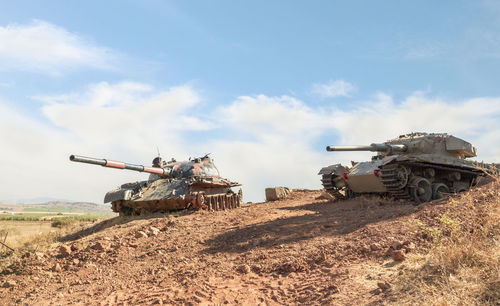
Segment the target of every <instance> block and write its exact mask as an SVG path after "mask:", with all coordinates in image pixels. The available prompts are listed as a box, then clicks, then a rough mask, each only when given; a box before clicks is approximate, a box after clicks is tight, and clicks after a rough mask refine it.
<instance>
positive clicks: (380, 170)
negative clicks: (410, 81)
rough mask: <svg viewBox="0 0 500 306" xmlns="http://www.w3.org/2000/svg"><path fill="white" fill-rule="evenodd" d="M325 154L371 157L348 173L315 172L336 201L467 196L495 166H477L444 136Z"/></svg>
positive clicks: (470, 152) (464, 146)
mask: <svg viewBox="0 0 500 306" xmlns="http://www.w3.org/2000/svg"><path fill="white" fill-rule="evenodd" d="M326 150H327V151H370V152H377V155H375V156H373V157H372V160H371V161H365V162H352V167H347V166H343V165H341V164H335V165H331V166H328V167H325V168H322V169H321V170H320V171H319V173H318V174H319V175H321V176H322V177H321V182H322V184H323V187H324V188H325V190H326V191H327V192H329V193H330V194H332V195H334V196H335V197H337V198H349V197H352V196H355V195H357V194H366V193H375V194H388V195H391V196H392V197H394V198H397V199H408V200H413V201H414V202H415V203H416V204H418V203H423V202H428V201H430V200H433V199H439V198H442V197H443V196H444V195H445V194H448V193H456V192H461V191H465V190H468V189H469V188H470V187H472V186H474V185H476V184H477V182H478V180H479V179H480V178H481V177H483V176H487V175H488V173H492V174H493V173H498V167H497V166H496V165H495V164H485V163H478V162H475V161H471V160H468V159H467V158H470V157H475V156H476V148H474V147H473V146H472V144H470V143H469V142H467V141H465V140H462V139H460V138H457V137H455V136H452V135H448V134H446V133H430V134H428V133H411V134H406V135H401V136H399V137H398V138H395V139H391V140H388V141H386V142H384V143H372V144H371V145H368V146H328V147H326Z"/></svg>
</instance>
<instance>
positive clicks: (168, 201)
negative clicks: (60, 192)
mask: <svg viewBox="0 0 500 306" xmlns="http://www.w3.org/2000/svg"><path fill="white" fill-rule="evenodd" d="M70 160H71V161H75V162H83V163H90V164H96V165H101V166H104V167H111V168H117V169H128V170H133V171H139V172H148V173H150V176H149V179H148V180H147V181H140V182H134V183H127V184H123V185H122V186H120V188H117V189H115V190H111V191H109V192H108V193H106V195H105V197H104V202H105V203H108V202H111V203H112V208H113V210H114V211H115V212H120V213H126V214H134V213H138V212H140V211H149V212H161V211H167V210H176V209H184V208H189V207H194V208H213V209H217V208H224V207H226V208H234V207H238V206H239V203H240V200H241V190H240V192H239V193H238V194H235V193H234V192H233V191H232V190H231V187H236V186H241V185H240V184H239V183H237V182H233V181H230V180H228V179H226V178H222V177H220V175H219V171H218V170H217V168H216V167H215V165H214V163H213V160H212V159H211V158H210V157H209V156H208V155H205V156H203V157H199V158H194V159H190V160H187V161H181V162H177V161H175V160H172V161H170V162H163V161H162V160H161V158H159V157H158V158H155V159H154V160H153V167H146V166H142V165H135V164H128V163H123V162H117V161H111V160H106V159H96V158H91V157H84V156H77V155H71V156H70ZM160 166H161V167H160Z"/></svg>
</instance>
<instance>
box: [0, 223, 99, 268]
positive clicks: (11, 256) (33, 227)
mask: <svg viewBox="0 0 500 306" xmlns="http://www.w3.org/2000/svg"><path fill="white" fill-rule="evenodd" d="M90 219H95V218H88V219H87V218H80V219H78V218H77V219H75V218H73V217H70V219H69V221H70V222H68V223H64V224H63V225H62V226H57V227H54V225H53V224H51V222H53V221H0V239H1V241H2V242H3V239H4V237H5V235H6V234H7V239H6V241H5V243H6V244H7V245H8V246H9V247H11V248H13V249H14V251H12V250H10V249H9V248H7V247H4V246H2V247H0V270H3V269H4V268H5V267H7V266H9V265H10V264H11V263H13V262H16V261H18V260H19V259H20V258H21V257H22V256H23V254H25V253H27V252H30V253H35V252H42V253H43V252H46V251H47V250H49V249H51V247H52V246H53V245H54V244H55V243H58V242H59V241H61V239H62V237H64V236H66V235H68V234H70V233H74V232H76V231H81V230H83V229H84V228H86V227H88V226H89V222H92V220H90Z"/></svg>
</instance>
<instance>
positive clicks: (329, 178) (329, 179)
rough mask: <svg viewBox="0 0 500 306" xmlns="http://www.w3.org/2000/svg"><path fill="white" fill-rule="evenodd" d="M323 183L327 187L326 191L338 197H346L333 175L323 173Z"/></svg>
mask: <svg viewBox="0 0 500 306" xmlns="http://www.w3.org/2000/svg"><path fill="white" fill-rule="evenodd" d="M321 183H322V184H323V187H324V188H325V190H326V192H328V193H329V194H331V195H333V196H334V197H335V198H336V199H344V198H345V196H344V195H343V194H342V193H340V190H339V189H338V188H337V187H335V183H334V182H333V175H331V174H323V176H322V177H321Z"/></svg>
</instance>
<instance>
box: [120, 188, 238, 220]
mask: <svg viewBox="0 0 500 306" xmlns="http://www.w3.org/2000/svg"><path fill="white" fill-rule="evenodd" d="M238 207H241V196H240V195H239V194H234V193H233V194H225V193H224V194H211V195H206V194H203V193H199V194H197V195H194V196H192V197H189V198H188V197H185V198H180V197H179V198H175V199H163V200H151V201H125V200H121V201H113V202H112V203H111V208H112V210H113V211H114V212H117V213H119V214H120V215H125V216H131V215H141V214H152V213H165V212H168V211H174V210H183V209H203V210H210V211H217V210H227V209H234V208H238Z"/></svg>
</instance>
